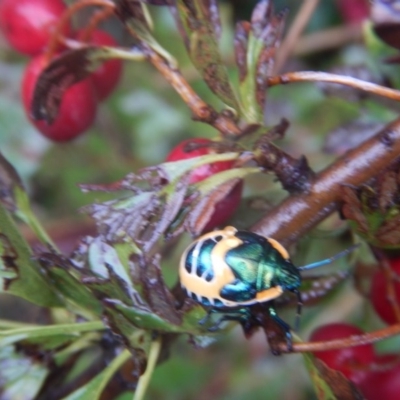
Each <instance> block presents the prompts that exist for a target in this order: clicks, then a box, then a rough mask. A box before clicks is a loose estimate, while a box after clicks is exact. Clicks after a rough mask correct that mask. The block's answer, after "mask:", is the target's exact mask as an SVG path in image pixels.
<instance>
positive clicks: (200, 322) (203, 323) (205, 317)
mask: <svg viewBox="0 0 400 400" xmlns="http://www.w3.org/2000/svg"><path fill="white" fill-rule="evenodd" d="M214 312H216V310H215V309H214V308H209V309H208V310H207V314H206V315H205V316H204V317H203V318H202V319H201V320H200V321H199V325H205V324H206V323H207V322H209V321H210V319H211V315H212V314H213V313H214Z"/></svg>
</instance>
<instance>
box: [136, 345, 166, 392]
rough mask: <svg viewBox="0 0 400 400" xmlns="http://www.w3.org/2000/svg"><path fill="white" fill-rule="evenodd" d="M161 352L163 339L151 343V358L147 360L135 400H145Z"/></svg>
mask: <svg viewBox="0 0 400 400" xmlns="http://www.w3.org/2000/svg"><path fill="white" fill-rule="evenodd" d="M160 350H161V338H160V337H159V338H157V339H156V340H154V341H153V342H152V343H151V346H150V352H149V357H148V360H147V367H146V371H145V373H144V374H143V375H142V376H141V377H140V379H139V382H138V385H137V387H136V390H135V395H134V397H133V400H143V398H144V396H145V394H146V390H147V387H148V385H149V382H150V379H151V376H152V375H153V372H154V368H155V366H156V364H157V360H158V356H159V354H160Z"/></svg>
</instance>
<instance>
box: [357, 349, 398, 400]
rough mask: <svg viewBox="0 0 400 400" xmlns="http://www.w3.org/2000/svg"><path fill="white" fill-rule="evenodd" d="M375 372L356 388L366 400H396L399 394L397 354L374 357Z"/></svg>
mask: <svg viewBox="0 0 400 400" xmlns="http://www.w3.org/2000/svg"><path fill="white" fill-rule="evenodd" d="M373 361H374V365H375V367H376V371H371V372H370V373H369V375H368V378H367V379H365V380H364V381H363V382H362V383H361V384H359V385H358V386H359V387H360V389H361V392H362V393H363V395H364V396H365V399H366V400H398V399H399V393H400V379H399V376H400V363H399V355H398V354H385V355H383V356H376V358H375V359H374V360H373Z"/></svg>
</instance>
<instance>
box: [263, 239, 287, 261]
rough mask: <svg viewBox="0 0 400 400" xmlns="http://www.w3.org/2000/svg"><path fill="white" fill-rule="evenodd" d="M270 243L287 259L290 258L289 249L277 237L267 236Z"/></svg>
mask: <svg viewBox="0 0 400 400" xmlns="http://www.w3.org/2000/svg"><path fill="white" fill-rule="evenodd" d="M266 239H267V240H268V242H269V243H270V245H271V246H272V247H273V248H274V249H275V250H277V251H278V253H279V254H281V256H282V257H283V258H284V259H285V260H288V259H289V258H290V256H289V253H288V251H287V250H286V249H285V248H284V247H283V246H282V245H281V244H280V243H279V242H278V241H277V240H275V239H272V238H266Z"/></svg>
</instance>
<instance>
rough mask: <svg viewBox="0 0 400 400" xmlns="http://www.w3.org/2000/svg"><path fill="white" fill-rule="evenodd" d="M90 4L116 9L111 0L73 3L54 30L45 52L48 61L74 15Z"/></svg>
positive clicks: (85, 0) (90, 0) (86, 0)
mask: <svg viewBox="0 0 400 400" xmlns="http://www.w3.org/2000/svg"><path fill="white" fill-rule="evenodd" d="M89 6H100V7H105V8H109V9H111V10H114V9H115V4H114V3H113V2H112V1H111V0H80V1H79V2H77V3H75V4H73V5H71V6H70V7H68V8H67V9H66V11H65V12H64V13H63V15H62V16H61V18H60V19H59V21H58V23H57V27H56V29H55V31H54V32H53V34H52V36H51V39H50V42H49V45H48V47H47V50H46V52H45V57H46V60H47V61H50V60H51V58H52V57H53V55H54V53H55V52H56V50H57V47H58V44H59V41H60V39H61V33H62V31H63V29H64V27H65V25H66V24H67V23H68V22H69V21H70V20H71V18H72V16H73V15H74V14H75V13H76V12H78V11H79V10H80V9H82V8H85V7H89Z"/></svg>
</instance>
